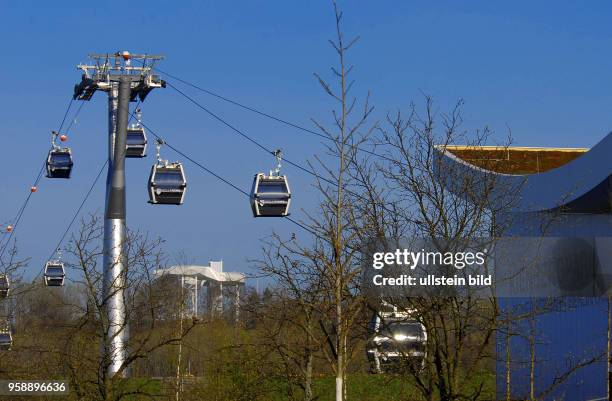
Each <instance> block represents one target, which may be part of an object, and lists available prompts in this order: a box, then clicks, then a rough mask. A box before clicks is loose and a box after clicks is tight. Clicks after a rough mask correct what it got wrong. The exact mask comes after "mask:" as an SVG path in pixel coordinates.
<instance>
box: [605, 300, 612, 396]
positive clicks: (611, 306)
mask: <svg viewBox="0 0 612 401" xmlns="http://www.w3.org/2000/svg"><path fill="white" fill-rule="evenodd" d="M611 301H612V300H611V298H610V295H608V325H607V347H606V351H607V352H606V399H607V400H608V401H610V384H611V383H610V346H611V345H612V344H611V336H610V334H611V333H610V323H612V322H611V320H612V304H611V303H610V302H611Z"/></svg>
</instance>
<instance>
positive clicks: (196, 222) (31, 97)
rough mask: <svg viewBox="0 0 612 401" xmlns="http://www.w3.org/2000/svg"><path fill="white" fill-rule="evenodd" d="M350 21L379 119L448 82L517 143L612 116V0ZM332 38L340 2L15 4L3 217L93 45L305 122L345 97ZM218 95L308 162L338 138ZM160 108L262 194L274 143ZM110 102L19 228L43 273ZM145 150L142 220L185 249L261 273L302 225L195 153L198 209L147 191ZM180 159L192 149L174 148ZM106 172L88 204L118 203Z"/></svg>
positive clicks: (386, 7)
mask: <svg viewBox="0 0 612 401" xmlns="http://www.w3.org/2000/svg"><path fill="white" fill-rule="evenodd" d="M340 4H341V6H343V7H344V11H345V30H346V34H347V35H355V34H359V35H361V37H362V40H361V41H360V42H359V44H358V45H357V47H355V49H354V51H353V52H352V53H351V54H350V61H351V62H352V63H353V64H355V70H354V74H355V75H354V77H355V78H356V79H357V80H358V82H357V85H356V87H355V91H356V93H357V94H364V93H365V92H366V91H367V90H371V91H372V102H373V104H374V105H375V107H376V118H384V116H385V113H386V112H387V111H389V110H391V111H392V110H396V109H397V108H405V107H406V106H407V105H408V103H409V102H410V101H411V100H415V99H416V100H418V99H419V98H420V96H421V95H420V91H423V92H426V93H428V94H431V95H433V96H434V98H435V99H436V100H437V101H438V102H439V104H440V106H441V108H442V109H444V108H446V107H448V106H449V105H451V104H453V102H454V101H455V100H456V99H457V98H459V97H462V98H464V99H465V100H466V108H465V122H466V126H467V127H481V126H484V125H489V126H490V127H492V128H493V129H495V130H496V131H497V132H498V133H499V134H501V135H503V133H504V131H505V127H506V125H507V126H509V127H511V128H512V131H513V135H514V138H515V144H517V145H524V146H580V147H582V146H586V147H588V146H592V145H594V144H595V143H596V142H597V141H598V140H599V139H601V138H602V137H603V136H604V135H605V134H606V133H607V132H608V131H609V130H610V128H611V127H612V57H611V56H610V54H611V51H612V46H611V45H612V25H611V24H610V23H609V17H610V15H612V4H611V3H609V2H603V1H599V2H595V1H593V2H588V4H587V3H581V2H567V1H564V2H561V1H546V2H532V1H515V2H509V3H505V4H501V3H498V2H489V1H475V2H469V3H468V4H463V3H462V4H461V5H459V4H458V3H457V2H453V1H446V2H436V4H432V2H426V1H411V2H399V1H395V2H392V1H386V2H385V1H381V2H372V1H343V2H341V3H340ZM333 34H334V20H333V15H332V9H331V5H330V3H329V2H327V1H301V2H298V1H292V2H289V1H215V2H211V1H181V2H166V1H164V2H162V1H146V2H144V1H129V2H128V1H121V2H119V1H99V2H95V3H91V2H83V1H71V2H67V1H65V2H35V1H20V2H8V1H0V37H2V40H1V41H0V51H1V53H2V62H0V76H1V77H2V92H1V93H2V96H0V121H2V125H1V127H0V135H2V140H3V152H2V166H3V168H2V173H1V178H0V205H1V213H0V220H2V221H7V220H10V219H11V218H12V216H13V215H14V214H15V213H16V211H17V208H18V207H19V205H20V204H21V202H22V201H23V199H24V197H25V196H26V195H27V191H28V188H29V186H30V185H31V182H32V180H33V177H34V176H35V175H36V173H37V171H38V168H39V166H40V164H41V163H42V161H43V158H44V157H45V154H46V152H47V150H48V147H49V131H50V130H51V129H57V126H58V124H59V120H60V119H61V115H62V113H63V111H64V110H65V107H66V104H67V102H68V100H69V97H70V95H71V93H72V88H73V85H74V84H75V83H76V82H77V81H78V80H79V75H80V74H79V72H78V71H77V70H76V69H75V65H76V64H77V63H79V62H82V61H86V55H87V54H88V53H89V52H107V51H109V52H113V51H116V50H123V49H127V50H130V51H132V52H148V53H161V54H164V55H165V56H166V60H165V61H164V62H163V64H162V65H160V66H161V67H162V68H164V69H166V70H167V71H169V72H172V73H174V74H176V75H179V76H181V77H183V78H185V79H187V80H191V81H193V82H196V83H198V84H200V85H202V86H205V87H207V88H209V89H211V90H214V91H218V92H220V93H222V94H224V95H226V96H229V97H232V98H235V99H237V100H240V101H242V102H245V103H247V104H251V105H254V106H256V107H259V108H261V109H263V110H266V111H269V112H273V113H276V114H279V115H281V116H283V117H284V118H286V119H289V120H292V121H295V122H297V123H299V124H304V125H307V126H309V127H310V126H311V123H310V118H311V117H316V118H319V119H321V120H323V121H329V120H330V118H329V117H330V115H329V113H328V110H329V108H330V105H331V102H330V99H329V98H328V97H327V96H326V95H325V94H324V93H323V92H322V91H321V89H320V87H319V86H318V84H317V83H316V81H315V80H314V78H313V75H312V73H313V72H320V73H322V74H323V75H324V76H329V65H330V64H332V63H333V62H334V61H335V60H334V54H333V51H332V50H331V49H330V47H329V45H328V44H327V39H328V38H330V37H332V36H333ZM194 94H195V95H196V96H197V97H198V99H199V100H201V101H202V102H203V104H205V105H206V106H208V107H210V108H211V109H213V110H215V111H216V112H218V113H219V114H220V115H222V116H223V117H224V118H226V119H228V120H229V121H231V122H232V123H233V124H235V125H236V126H237V127H239V128H241V129H244V130H245V131H246V132H248V133H249V134H251V135H253V136H255V137H256V138H258V139H259V140H261V141H262V142H263V143H265V144H266V145H268V146H270V147H274V148H276V147H281V148H283V150H284V152H285V154H286V155H287V157H289V158H291V159H293V160H295V161H300V162H305V161H306V160H307V159H312V156H313V155H314V154H316V153H319V152H321V151H322V149H323V148H322V146H321V144H320V141H319V140H317V139H316V138H313V137H310V136H308V135H304V134H302V133H300V132H296V131H294V130H292V129H290V128H288V127H285V126H282V125H279V124H277V123H275V122H273V121H267V120H263V119H261V118H260V117H258V116H255V115H252V114H249V113H247V112H245V111H243V110H240V109H236V108H234V107H232V106H230V105H227V104H223V103H219V102H218V101H217V100H215V99H213V98H210V97H207V96H206V95H203V94H197V93H194ZM143 110H144V116H143V117H144V120H145V122H146V123H147V124H149V125H151V127H153V128H154V129H156V130H157V131H158V132H160V133H163V135H164V136H166V137H167V138H168V140H169V141H171V142H172V143H173V144H175V145H177V146H178V147H180V148H182V149H185V150H187V151H188V152H189V153H190V154H192V155H193V156H194V157H195V158H197V159H198V160H200V161H201V162H203V163H204V164H206V165H207V166H208V167H210V168H212V169H214V170H216V171H218V172H220V173H222V175H224V176H225V177H227V178H229V179H230V180H232V181H233V182H234V183H236V184H237V185H239V186H241V187H243V188H244V189H246V190H248V189H249V188H250V182H251V179H252V176H253V174H254V173H255V172H257V171H259V170H267V169H269V168H270V167H271V165H272V164H273V160H271V158H270V157H268V156H267V155H265V154H264V153H262V152H261V151H260V150H258V149H257V148H255V147H254V146H253V145H252V144H250V143H248V142H246V141H245V140H243V139H241V138H239V137H238V136H236V135H235V134H234V133H233V132H231V131H230V130H228V129H227V128H225V127H223V126H221V125H220V124H219V123H218V122H216V121H214V120H211V119H210V118H209V117H208V116H206V115H205V114H203V113H202V112H200V111H198V110H197V109H195V108H194V107H193V106H192V105H191V104H189V103H187V102H185V101H184V99H182V98H181V97H180V96H179V95H177V94H176V93H175V92H174V91H172V90H171V89H166V90H157V91H156V92H153V93H152V94H151V95H150V98H149V99H147V101H146V102H145V104H144V107H143ZM106 135H107V128H106V99H105V96H104V95H103V94H96V96H95V97H94V100H93V101H92V102H90V103H88V104H86V105H85V107H84V108H83V111H82V113H81V116H80V118H79V120H78V123H77V124H76V126H75V129H74V132H72V133H71V134H70V142H69V144H70V146H71V147H72V148H73V151H74V159H75V167H74V172H73V179H71V180H66V181H63V180H54V181H51V180H49V179H43V181H42V183H41V184H40V189H39V191H38V192H37V193H36V194H35V195H34V197H33V199H32V201H31V203H30V205H29V207H28V210H27V211H26V213H25V215H24V217H23V220H22V222H21V225H20V227H19V230H18V239H19V244H20V248H21V252H22V254H23V255H24V256H31V257H32V262H31V266H30V269H31V271H32V272H34V271H37V270H38V269H40V264H41V263H42V262H43V261H44V259H45V258H46V257H47V256H48V254H49V252H50V251H51V250H52V248H53V246H54V244H55V243H56V242H57V240H58V238H59V236H60V234H61V232H62V231H63V230H64V228H65V226H66V224H67V220H68V219H69V218H70V216H71V214H72V213H73V212H74V210H75V209H76V207H77V206H78V204H79V203H80V200H81V198H82V196H83V194H84V193H85V191H86V190H87V187H88V186H89V183H90V182H91V181H92V179H93V177H94V175H95V174H96V171H97V170H98V169H99V167H100V166H101V164H102V163H103V161H104V159H105V154H106ZM151 153H152V149H151V150H150V157H149V158H148V159H145V160H137V159H131V160H128V161H127V169H128V173H127V174H128V224H129V225H130V227H131V228H139V229H142V230H145V231H148V232H150V233H151V234H154V235H161V236H163V237H164V238H166V239H167V241H168V243H167V249H168V250H169V251H170V253H172V254H174V253H176V252H177V251H178V250H183V251H185V252H186V254H187V255H189V256H190V257H192V258H193V259H194V260H195V261H198V262H203V263H206V262H207V261H208V260H210V259H224V261H225V262H226V268H228V269H232V270H242V271H247V270H248V263H247V259H248V258H253V257H256V256H258V255H259V246H260V244H259V240H260V238H262V237H264V236H266V235H268V234H270V232H271V231H272V230H276V231H278V232H281V233H289V232H292V231H295V232H296V233H297V234H298V235H305V234H304V233H303V232H301V231H300V229H299V228H297V227H295V226H293V225H291V224H290V223H289V222H287V221H284V220H270V219H265V220H255V219H253V218H252V217H251V212H250V209H249V205H248V202H247V201H246V199H245V198H243V197H242V196H241V195H239V194H238V193H236V192H235V191H234V190H233V189H231V188H229V187H227V186H225V184H222V183H220V182H218V181H217V180H215V179H214V178H212V177H210V176H208V175H206V174H205V173H203V172H202V171H201V170H199V169H197V168H196V167H194V166H192V165H190V164H189V163H187V164H186V168H187V175H188V179H189V189H188V193H187V199H186V203H185V205H184V206H182V207H162V206H159V207H155V206H152V205H149V204H147V203H146V200H147V194H146V180H147V176H148V170H149V168H150V165H151V163H152V162H153V159H152V157H151V156H152V155H151ZM167 155H168V156H169V157H170V158H171V159H176V156H175V155H173V154H171V153H170V152H168V153H167ZM285 172H286V173H287V174H288V175H289V177H290V179H291V184H292V189H293V192H294V204H293V206H294V207H293V216H294V217H296V218H298V219H299V218H300V217H301V216H302V213H301V212H300V208H306V209H308V210H314V208H315V206H316V196H315V194H314V193H313V192H314V191H313V190H312V189H311V187H310V183H311V177H308V176H304V174H303V173H302V172H300V171H296V170H295V169H293V168H291V167H290V166H287V167H286V169H285ZM103 181H104V179H103V180H101V182H100V183H99V185H98V187H97V189H96V191H95V192H94V194H93V195H92V198H91V199H90V201H89V202H88V204H87V207H86V208H85V211H92V210H96V209H97V210H99V211H102V208H103Z"/></svg>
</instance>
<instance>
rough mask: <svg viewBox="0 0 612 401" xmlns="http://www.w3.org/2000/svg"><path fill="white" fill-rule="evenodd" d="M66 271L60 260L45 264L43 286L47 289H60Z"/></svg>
mask: <svg viewBox="0 0 612 401" xmlns="http://www.w3.org/2000/svg"><path fill="white" fill-rule="evenodd" d="M65 278H66V271H65V270H64V263H63V262H62V261H61V260H59V259H58V260H50V261H48V262H47V263H46V264H45V274H44V279H45V285H46V286H47V287H61V286H63V285H64V279H65Z"/></svg>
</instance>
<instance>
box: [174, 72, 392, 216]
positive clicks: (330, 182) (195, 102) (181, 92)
mask: <svg viewBox="0 0 612 401" xmlns="http://www.w3.org/2000/svg"><path fill="white" fill-rule="evenodd" d="M168 85H169V86H170V87H171V88H172V89H174V90H176V91H177V92H178V93H180V94H181V95H182V96H183V97H185V98H186V99H187V100H189V101H190V102H191V103H193V104H195V105H196V106H197V107H199V108H200V109H202V110H204V111H205V112H206V113H208V114H209V115H210V116H212V117H213V118H215V119H216V120H217V121H219V122H221V123H222V124H223V125H225V126H226V127H228V128H230V129H231V130H233V131H234V132H236V133H238V134H239V135H240V136H242V137H244V138H246V139H247V140H248V141H250V142H251V143H253V144H255V145H256V146H257V147H259V148H260V149H263V150H264V151H266V152H267V153H270V154H272V155H275V152H274V151H273V150H272V149H269V148H267V147H266V146H264V145H262V144H261V143H259V142H258V141H256V140H255V139H253V138H252V137H250V136H249V135H247V134H246V133H244V132H243V131H241V130H239V129H238V128H236V127H234V126H233V125H232V124H230V123H229V122H227V121H226V120H224V119H223V118H221V117H219V116H218V115H217V114H215V113H213V112H212V111H211V110H210V109H208V108H206V107H204V106H203V105H201V104H200V103H199V102H198V101H196V100H195V99H193V98H192V97H190V96H189V95H187V94H186V93H184V92H183V91H181V90H180V89H178V88H176V86H174V85H172V84H171V83H168ZM283 160H284V161H286V162H287V163H288V164H290V165H292V166H294V167H296V168H298V169H300V170H302V171H304V172H306V173H308V174H310V175H312V176H314V177H315V178H317V179H319V180H321V181H325V182H327V183H328V184H330V185H333V186H335V185H337V183H336V182H333V181H332V180H330V179H328V178H326V177H323V176H321V175H320V174H317V173H316V172H314V171H312V170H310V169H308V168H306V167H303V166H301V165H299V164H298V163H295V162H293V161H291V160H289V159H287V158H284V157H283ZM344 191H345V192H346V193H348V194H349V195H352V196H354V197H356V198H359V199H362V200H364V199H365V198H364V196H363V195H360V194H358V193H356V192H354V191H351V190H349V189H348V188H344ZM381 207H382V208H383V209H384V210H386V211H388V212H390V213H396V211H394V210H391V209H389V208H388V207H387V206H385V205H381Z"/></svg>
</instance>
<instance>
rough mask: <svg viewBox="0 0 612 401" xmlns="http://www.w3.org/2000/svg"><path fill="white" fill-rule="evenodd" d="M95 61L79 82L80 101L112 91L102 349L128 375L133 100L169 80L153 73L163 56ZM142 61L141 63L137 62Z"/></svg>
mask: <svg viewBox="0 0 612 401" xmlns="http://www.w3.org/2000/svg"><path fill="white" fill-rule="evenodd" d="M89 58H90V59H91V60H92V62H93V63H92V64H91V65H87V64H80V65H78V66H77V68H78V69H80V70H81V71H83V75H82V77H81V82H80V83H78V84H77V85H75V88H74V96H73V98H74V99H76V100H91V98H92V96H93V95H94V93H95V92H96V91H104V92H107V93H108V174H107V178H106V206H105V212H104V246H103V255H104V262H103V266H104V284H103V286H104V299H106V302H107V304H106V312H107V314H108V324H109V327H108V329H107V330H105V339H104V343H103V352H104V353H105V357H108V358H109V360H110V363H109V365H108V369H107V373H108V375H109V376H111V377H113V376H115V375H121V376H124V375H125V373H124V372H125V369H124V368H125V366H124V365H125V360H126V348H127V336H128V333H127V330H126V329H127V328H126V310H125V304H124V291H125V289H126V288H125V286H126V279H125V273H126V272H125V269H126V267H127V257H126V256H127V255H126V253H125V246H126V244H125V242H126V225H125V220H126V207H125V190H126V188H125V158H126V152H127V147H128V115H129V103H130V102H133V101H136V99H137V98H139V99H140V101H141V102H142V101H144V99H145V98H146V97H147V95H148V94H149V93H150V92H151V91H152V90H153V89H156V88H161V87H165V82H164V81H163V80H161V79H160V77H159V76H158V75H155V74H153V73H152V69H151V68H152V67H153V65H154V63H155V62H157V61H159V60H161V59H163V57H162V56H152V55H146V54H130V53H129V52H126V51H124V52H121V53H120V52H117V53H114V54H90V55H89ZM132 60H138V61H139V62H140V66H133V65H132V63H131V62H132Z"/></svg>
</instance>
